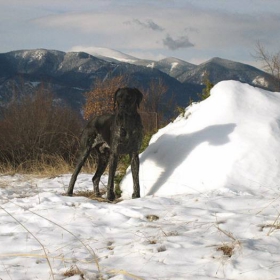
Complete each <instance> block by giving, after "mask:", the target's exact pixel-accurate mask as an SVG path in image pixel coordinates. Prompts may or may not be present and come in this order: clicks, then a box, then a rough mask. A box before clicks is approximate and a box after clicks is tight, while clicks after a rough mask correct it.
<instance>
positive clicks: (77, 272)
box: [63, 265, 84, 279]
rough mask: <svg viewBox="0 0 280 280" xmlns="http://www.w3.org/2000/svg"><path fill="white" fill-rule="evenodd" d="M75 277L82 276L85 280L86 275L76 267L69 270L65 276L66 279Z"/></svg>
mask: <svg viewBox="0 0 280 280" xmlns="http://www.w3.org/2000/svg"><path fill="white" fill-rule="evenodd" d="M74 275H80V276H81V278H82V279H84V274H83V273H82V272H81V270H80V269H79V268H78V267H77V266H76V265H75V266H71V267H70V268H69V269H67V270H66V271H65V272H64V273H63V276H65V277H72V276H74Z"/></svg>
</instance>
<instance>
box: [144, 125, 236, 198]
mask: <svg viewBox="0 0 280 280" xmlns="http://www.w3.org/2000/svg"><path fill="white" fill-rule="evenodd" d="M235 127H236V124H234V123H229V124H221V125H213V126H209V127H207V128H204V129H202V130H200V131H196V132H193V133H190V134H181V135H178V136H175V137H174V135H169V134H163V135H162V136H160V137H159V138H158V139H157V140H156V141H155V142H154V143H153V144H151V145H150V146H148V148H147V150H146V151H145V153H143V154H142V155H141V165H145V161H147V160H149V161H154V164H155V165H156V166H159V167H160V168H161V170H162V173H161V174H160V176H159V177H158V178H157V180H156V182H155V183H154V184H153V185H152V187H151V188H150V189H149V190H147V191H148V193H146V195H153V194H155V193H156V192H157V191H158V190H159V189H160V188H161V186H162V185H163V184H164V183H165V182H167V181H168V179H169V177H170V176H171V175H172V174H173V172H174V171H175V170H176V168H177V167H178V165H179V164H180V163H181V162H182V161H183V160H184V159H185V158H186V157H188V155H189V154H190V153H191V152H192V151H193V150H194V149H195V148H196V147H197V146H199V145H200V144H202V143H204V142H208V143H209V144H210V145H213V146H219V145H225V144H227V143H228V142H229V141H230V138H229V135H230V134H231V133H232V132H233V131H234V129H235ZM158 154H159V156H158ZM200 160H201V161H203V158H201V159H200ZM140 168H141V167H140ZM143 172H145V171H143ZM185 172H186V176H188V170H186V171H185ZM143 175H144V174H143ZM144 180H145V179H144Z"/></svg>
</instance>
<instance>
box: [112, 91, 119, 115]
mask: <svg viewBox="0 0 280 280" xmlns="http://www.w3.org/2000/svg"><path fill="white" fill-rule="evenodd" d="M119 90H120V88H118V89H117V90H116V92H115V94H114V108H113V109H114V111H115V109H116V99H117V94H118V91H119Z"/></svg>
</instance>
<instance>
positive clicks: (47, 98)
mask: <svg viewBox="0 0 280 280" xmlns="http://www.w3.org/2000/svg"><path fill="white" fill-rule="evenodd" d="M0 131H1V134H0V154H1V157H0V162H1V163H2V164H9V165H12V166H13V167H14V168H18V167H20V166H21V167H22V168H23V169H26V170H28V169H32V168H34V166H36V165H38V164H39V163H44V164H46V165H48V164H49V165H53V164H55V163H56V162H58V161H61V160H65V161H66V162H72V160H73V158H74V154H75V151H76V149H77V145H78V139H79V135H80V132H81V119H80V118H79V116H78V114H76V113H74V112H73V110H71V109H70V108H67V107H63V106H60V105H58V104H56V102H55V101H54V97H53V95H52V94H51V93H50V92H46V91H44V90H42V89H40V90H38V91H37V92H35V93H34V94H33V95H25V96H24V97H22V98H21V99H20V100H18V99H17V100H14V101H13V102H12V103H11V104H10V105H9V106H8V107H7V108H5V109H4V110H3V112H2V118H1V120H0Z"/></svg>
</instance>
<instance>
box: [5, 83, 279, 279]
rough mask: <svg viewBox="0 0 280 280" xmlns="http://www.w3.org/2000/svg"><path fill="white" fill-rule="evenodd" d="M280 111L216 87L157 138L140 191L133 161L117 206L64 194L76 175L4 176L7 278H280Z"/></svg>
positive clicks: (256, 93)
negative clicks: (137, 193)
mask: <svg viewBox="0 0 280 280" xmlns="http://www.w3.org/2000/svg"><path fill="white" fill-rule="evenodd" d="M279 108H280V93H272V92H267V91H263V90H260V89H257V88H254V87H251V86H248V85H246V84H241V83H239V82H233V81H227V82H221V83H219V84H217V85H216V86H215V87H214V88H213V90H212V91H211V96H210V97H209V98H208V99H206V100H205V101H203V102H201V103H199V104H195V105H192V106H191V107H189V108H187V110H186V113H185V115H184V116H180V117H178V118H177V119H176V120H175V121H174V122H173V123H171V124H169V125H168V126H166V127H165V128H163V129H161V130H160V131H159V132H158V133H157V134H156V135H154V136H153V138H152V139H151V143H150V145H149V147H148V148H147V149H146V151H145V152H144V153H143V154H142V155H141V167H140V168H141V169H140V170H141V171H140V179H141V188H142V189H141V196H142V198H140V199H135V200H131V199H130V196H131V192H132V189H131V183H132V182H131V179H130V177H131V174H130V171H129V170H128V174H127V176H126V178H125V179H124V180H123V183H122V189H123V198H124V200H123V201H121V202H119V203H116V204H112V203H105V202H98V201H94V200H90V199H88V198H85V197H72V198H70V197H66V196H63V195H62V194H63V193H64V192H65V191H66V189H67V185H68V182H69V179H70V175H69V174H67V175H61V176H59V177H56V178H35V177H32V176H23V175H14V176H0V203H1V204H0V279H15V280H21V279H32V280H33V279H66V277H67V276H65V275H66V274H65V272H68V273H69V274H70V272H71V271H74V270H77V269H79V271H80V274H82V275H83V276H80V275H78V274H76V275H74V276H72V277H70V278H67V279H76V280H77V279H109V278H110V279H242V280H243V279H250V280H255V279H262V280H263V279H280V276H279V275H280V218H279V217H280V174H279V172H280V166H279V156H280V152H279V151H280V141H279V140H280V139H279V138H280V110H279ZM106 180H107V177H106V176H104V177H103V178H102V185H103V186H104V185H106ZM91 188H92V184H91V176H90V175H89V174H81V175H80V176H79V177H78V181H77V183H76V187H75V192H77V191H79V190H88V189H91ZM101 277H102V278H101Z"/></svg>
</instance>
